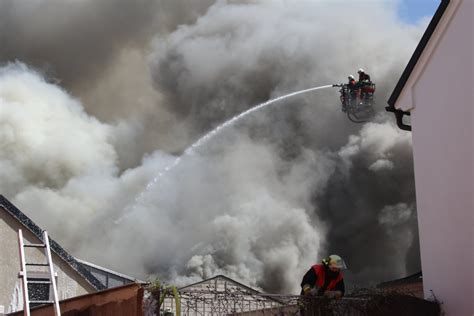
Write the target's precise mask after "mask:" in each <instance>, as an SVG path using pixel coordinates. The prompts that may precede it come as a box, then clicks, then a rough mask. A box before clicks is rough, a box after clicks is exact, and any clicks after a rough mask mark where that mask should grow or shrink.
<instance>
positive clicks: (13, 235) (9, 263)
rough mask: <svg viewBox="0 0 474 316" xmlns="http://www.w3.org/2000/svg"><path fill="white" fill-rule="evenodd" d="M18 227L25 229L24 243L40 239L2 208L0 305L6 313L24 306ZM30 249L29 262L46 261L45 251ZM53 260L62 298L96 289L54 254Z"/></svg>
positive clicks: (0, 215)
mask: <svg viewBox="0 0 474 316" xmlns="http://www.w3.org/2000/svg"><path fill="white" fill-rule="evenodd" d="M18 229H22V232H23V236H24V238H25V243H29V244H37V243H40V242H41V241H40V240H39V239H38V238H36V237H35V236H34V235H33V234H32V233H31V232H30V231H28V230H27V229H26V228H25V227H24V226H22V225H21V224H20V223H19V222H18V221H17V220H16V219H14V218H13V217H12V216H10V215H9V214H7V212H6V211H4V210H3V209H2V208H1V207H0V251H1V254H0V306H3V308H4V311H5V312H14V311H18V310H21V309H23V297H22V294H21V293H22V290H21V279H19V278H18V272H20V255H19V247H18ZM27 251H28V253H29V256H28V258H27V260H28V262H45V257H44V253H43V252H42V251H40V250H39V249H33V248H28V249H27ZM52 259H53V263H54V269H55V272H56V273H57V274H58V279H57V280H58V283H57V285H58V296H59V300H63V299H66V298H70V297H75V296H79V295H83V294H88V293H93V292H95V290H94V288H93V287H92V286H91V285H89V284H88V283H87V282H86V280H85V279H84V278H83V277H82V276H80V275H79V274H78V273H77V272H76V271H74V270H73V269H72V268H71V267H70V266H69V265H68V264H67V263H66V262H64V261H63V260H62V259H60V258H59V257H58V256H57V255H56V254H55V253H53V254H52ZM31 270H32V268H29V269H28V271H31ZM43 270H44V269H43Z"/></svg>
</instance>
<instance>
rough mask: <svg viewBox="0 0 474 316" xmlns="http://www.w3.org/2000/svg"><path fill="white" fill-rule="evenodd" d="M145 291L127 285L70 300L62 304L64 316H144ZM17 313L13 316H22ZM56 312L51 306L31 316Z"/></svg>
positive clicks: (35, 309) (48, 315)
mask: <svg viewBox="0 0 474 316" xmlns="http://www.w3.org/2000/svg"><path fill="white" fill-rule="evenodd" d="M143 292H144V290H143V289H142V288H141V286H140V285H139V284H137V283H132V284H127V285H125V286H121V287H116V288H113V289H108V290H104V291H100V292H96V293H92V294H88V295H83V296H79V297H74V298H70V299H67V300H64V301H61V302H60V310H61V315H63V316H91V315H103V316H143V310H142V304H143ZM22 315H23V313H22V312H17V313H14V314H12V315H11V316H22ZM51 315H54V310H53V307H52V306H51V305H49V306H41V307H37V308H34V309H32V310H31V316H51Z"/></svg>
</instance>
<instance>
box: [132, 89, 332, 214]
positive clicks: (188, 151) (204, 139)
mask: <svg viewBox="0 0 474 316" xmlns="http://www.w3.org/2000/svg"><path fill="white" fill-rule="evenodd" d="M332 86H333V85H325V86H320V87H314V88H309V89H304V90H299V91H296V92H292V93H289V94H285V95H283V96H281V97H277V98H274V99H271V100H268V101H266V102H264V103H260V104H258V105H256V106H254V107H252V108H250V109H248V110H247V111H245V112H242V113H240V114H239V115H236V116H234V117H233V118H231V119H229V120H227V121H226V122H224V123H222V124H221V125H219V126H217V127H216V128H214V129H213V130H212V131H210V132H208V133H207V134H206V135H204V136H202V137H201V138H199V139H198V140H197V141H195V142H194V143H193V144H192V145H190V146H189V147H188V148H186V149H185V150H184V152H183V154H181V156H179V157H177V158H176V159H175V160H174V161H173V163H172V164H170V165H168V166H167V167H166V168H165V169H163V170H162V171H160V172H159V173H158V175H157V176H156V177H154V178H153V180H151V181H150V182H148V184H147V186H146V187H145V190H143V191H142V192H141V193H140V194H139V195H138V196H137V197H136V198H135V203H134V205H136V204H137V203H138V202H140V200H141V199H142V197H143V195H144V194H145V193H146V192H147V191H148V190H149V189H150V188H151V187H152V186H153V185H154V184H156V183H157V182H158V180H159V179H160V178H161V177H162V176H163V175H165V174H166V173H168V172H169V171H170V170H171V169H173V168H174V167H176V166H177V165H178V164H179V163H180V162H181V159H182V158H183V157H186V156H189V155H191V154H193V151H194V150H195V149H196V148H198V147H200V146H202V145H203V144H205V143H206V142H208V141H209V140H210V139H211V138H213V137H214V135H216V134H217V133H218V132H219V131H221V130H222V129H224V128H226V127H228V126H232V125H233V124H235V122H237V121H238V120H240V119H242V118H243V117H244V116H247V115H249V114H250V113H253V112H255V111H258V110H260V109H261V108H263V107H265V106H267V105H270V104H272V103H275V102H278V101H281V100H283V99H286V98H290V97H293V96H296V95H299V94H303V93H307V92H311V91H315V90H320V89H325V88H331V87H332Z"/></svg>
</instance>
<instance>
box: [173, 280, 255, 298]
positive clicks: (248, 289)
mask: <svg viewBox="0 0 474 316" xmlns="http://www.w3.org/2000/svg"><path fill="white" fill-rule="evenodd" d="M217 279H223V280H224V281H229V282H232V283H234V284H235V285H238V286H240V287H242V288H244V289H245V290H247V291H249V292H251V293H250V294H260V292H259V291H257V290H255V289H252V288H251V287H249V286H247V285H244V284H242V283H239V282H237V281H235V280H232V279H231V278H229V277H226V276H225V275H216V276H214V277H212V278H209V279H206V280H203V281H199V282H196V283H193V284H189V285H186V286H183V287H181V288H179V291H182V290H186V289H187V288H191V287H194V286H196V285H201V284H203V283H208V282H209V281H212V280H217Z"/></svg>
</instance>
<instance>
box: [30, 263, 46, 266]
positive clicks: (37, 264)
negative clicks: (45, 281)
mask: <svg viewBox="0 0 474 316" xmlns="http://www.w3.org/2000/svg"><path fill="white" fill-rule="evenodd" d="M25 265H27V266H36V267H47V266H49V264H47V263H25Z"/></svg>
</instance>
